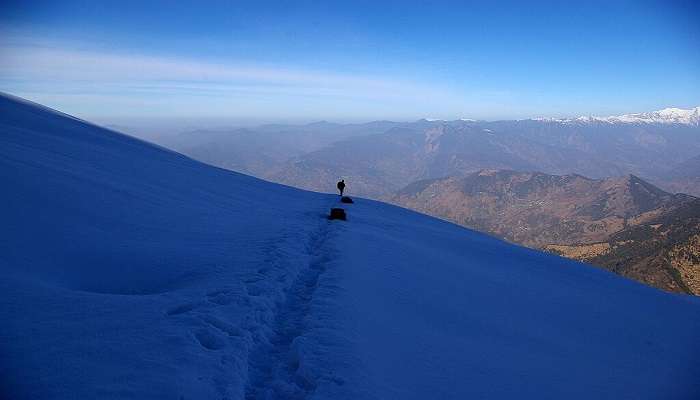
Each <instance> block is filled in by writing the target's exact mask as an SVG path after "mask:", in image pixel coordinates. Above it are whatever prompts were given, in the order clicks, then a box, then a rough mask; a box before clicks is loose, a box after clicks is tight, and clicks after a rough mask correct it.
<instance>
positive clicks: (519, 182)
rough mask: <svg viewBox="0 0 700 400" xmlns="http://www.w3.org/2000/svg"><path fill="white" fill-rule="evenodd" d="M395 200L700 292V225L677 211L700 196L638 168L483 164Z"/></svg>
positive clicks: (688, 209) (691, 206) (414, 187)
mask: <svg viewBox="0 0 700 400" xmlns="http://www.w3.org/2000/svg"><path fill="white" fill-rule="evenodd" d="M392 201H393V202H394V203H396V204H400V205H403V206H405V207H408V208H412V209H415V210H419V211H421V212H425V213H427V214H430V215H434V216H438V217H441V218H445V219H448V220H450V221H453V222H456V223H458V224H461V225H464V226H467V227H470V228H473V229H477V230H480V231H484V232H489V233H491V234H493V235H496V236H498V237H502V238H504V239H506V240H509V241H512V242H515V243H520V244H523V245H526V246H529V247H533V248H539V249H545V250H549V251H552V252H555V253H558V254H560V255H563V256H566V257H570V258H575V259H579V260H583V261H587V262H591V263H593V264H596V265H600V266H603V267H605V268H607V269H610V270H612V271H614V272H617V273H620V274H622V275H625V276H628V277H631V278H633V279H637V280H639V281H642V282H645V283H648V284H651V285H653V286H657V287H660V288H662V289H666V290H671V291H677V292H685V293H696V294H698V293H700V292H698V291H697V289H698V288H697V285H696V283H693V282H696V280H697V279H698V278H700V265H698V263H697V262H696V261H694V260H695V259H694V258H693V256H692V254H695V253H693V252H694V251H697V250H695V249H696V247H694V245H693V243H695V242H694V240H697V238H695V239H694V237H693V232H694V231H693V229H690V227H695V228H697V227H700V224H698V223H697V221H696V220H688V221H687V222H683V224H681V222H680V221H683V219H682V218H679V217H676V216H677V215H693V214H692V213H693V212H695V211H698V212H700V203H699V202H698V201H697V200H695V199H694V198H693V197H691V196H687V195H679V194H676V195H673V194H670V193H667V192H664V191H663V190H661V189H659V188H657V187H655V186H654V185H651V184H649V183H648V182H645V181H644V180H642V179H640V178H638V177H635V176H633V175H628V176H625V177H621V178H608V179H589V178H586V177H583V176H580V175H565V176H558V175H548V174H543V173H522V172H515V171H509V170H483V171H479V172H477V173H473V174H470V175H468V176H466V177H461V178H454V177H450V178H443V179H434V180H424V181H418V182H415V183H413V184H411V185H408V186H407V187H405V188H404V189H402V190H401V191H399V193H398V194H397V195H396V196H395V197H394V198H393V199H392ZM689 213H690V214H689ZM693 221H695V222H693ZM688 224H689V225H688ZM651 226H664V227H665V228H663V229H661V230H657V229H654V228H650V227H651ZM668 232H674V233H673V234H672V235H671V234H669V233H668ZM662 233H663V235H662ZM660 235H661V236H660ZM652 244H653V245H652ZM642 250H643V251H642ZM689 254H690V255H689ZM642 255H644V256H642Z"/></svg>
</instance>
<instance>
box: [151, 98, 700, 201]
mask: <svg viewBox="0 0 700 400" xmlns="http://www.w3.org/2000/svg"><path fill="white" fill-rule="evenodd" d="M695 114H697V109H696V110H695V111H693V112H692V113H690V114H688V115H687V116H686V117H687V118H685V119H679V118H677V117H674V118H673V119H669V120H664V119H659V116H658V115H656V114H654V115H652V116H655V117H654V118H651V117H648V118H646V119H644V118H642V117H631V116H621V117H616V118H617V119H592V118H581V119H573V120H520V121H494V122H488V121H471V120H464V121H463V120H457V121H429V120H420V121H416V122H410V123H391V122H373V123H369V124H345V125H342V124H330V123H318V124H309V125H302V126H285V125H273V126H264V127H260V128H249V129H245V130H231V131H217V132H213V131H198V132H191V133H183V134H181V135H178V136H177V137H176V138H172V137H170V138H167V137H164V138H162V139H161V140H160V143H161V144H163V145H165V146H166V147H172V148H174V149H175V150H178V151H181V152H183V153H185V154H188V155H190V156H192V157H194V158H197V159H199V160H201V161H205V162H207V163H210V164H214V165H217V166H221V167H225V168H231V169H234V170H237V171H241V172H246V173H252V174H254V175H256V176H259V177H262V178H265V179H268V180H272V181H276V182H280V183H285V184H289V185H293V186H297V187H301V188H305V189H311V190H317V191H326V190H328V188H332V187H333V185H334V182H335V180H337V178H338V177H346V178H348V180H349V182H352V190H353V193H355V194H356V195H361V196H367V197H370V198H375V199H388V198H391V197H392V196H393V195H394V194H395V193H396V191H398V190H400V189H402V188H403V187H405V186H406V185H408V184H410V183H412V182H415V181H418V180H423V179H434V178H442V177H445V176H465V175H467V174H469V173H472V172H476V171H479V170H481V169H512V170H518V171H542V172H544V173H548V174H556V175H567V174H580V175H583V176H587V177H591V178H605V177H612V176H623V175H627V174H633V175H635V176H639V177H641V178H642V179H644V180H646V181H648V182H651V183H653V184H655V185H657V186H659V187H661V188H662V189H664V190H668V191H676V188H682V189H683V190H681V191H683V192H685V193H688V194H695V195H697V194H700V181H698V180H697V179H693V178H694V177H697V176H699V175H700V170H698V166H699V165H698V163H697V162H693V160H694V159H696V158H697V157H700V126H699V125H698V123H697V120H696V119H695V117H694V115H695ZM659 115H661V116H663V115H666V114H663V113H661V114H659ZM673 115H675V114H673ZM623 117H624V118H623ZM660 121H666V122H660ZM290 137H295V138H296V139H293V140H292V139H290ZM270 153H274V155H273V156H270ZM253 154H257V155H259V157H257V158H256V157H251V155H253ZM689 177H690V178H689Z"/></svg>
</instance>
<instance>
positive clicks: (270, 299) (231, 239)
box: [0, 95, 700, 399]
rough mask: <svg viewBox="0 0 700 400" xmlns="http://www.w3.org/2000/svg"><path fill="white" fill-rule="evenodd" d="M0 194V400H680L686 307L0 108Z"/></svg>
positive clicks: (362, 205) (399, 213)
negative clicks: (341, 211)
mask: <svg viewBox="0 0 700 400" xmlns="http://www.w3.org/2000/svg"><path fill="white" fill-rule="evenodd" d="M350 184H351V185H352V183H350ZM0 187H2V191H3V194H2V203H1V204H2V207H0V221H2V224H3V226H2V237H1V238H0V239H1V240H0V273H1V274H2V279H0V322H1V323H0V390H1V391H2V396H0V397H3V398H13V399H60V398H85V399H87V398H103V399H104V398H140V399H146V398H169V399H214V398H217V399H221V398H224V399H244V398H245V399H266V398H285V399H287V398H288V399H301V398H308V399H340V398H352V399H370V398H372V399H374V398H376V399H426V398H441V399H449V398H454V399H463V398H489V399H500V398H503V399H506V398H508V399H510V398H533V399H534V398H536V399H557V398H572V399H590V398H599V399H603V398H610V399H618V398H637V399H643V398H644V399H656V398H668V399H671V398H673V399H686V398H687V399H690V398H697V396H698V395H700V381H698V379H697V377H698V376H700V341H699V340H698V337H700V303H699V302H697V301H696V299H693V298H689V297H683V296H677V295H671V294H666V293H662V292H660V291H658V290H655V289H652V288H648V287H644V286H641V285H639V284H636V283H634V282H631V281H628V280H625V279H622V278H619V277H617V276H614V275H612V274H610V273H607V272H604V271H602V270H598V269H595V268H592V267H588V266H586V265H583V264H579V263H576V262H572V261H567V260H564V259H562V258H558V257H555V256H551V255H547V254H544V253H539V252H536V251H532V250H528V249H525V248H521V247H517V246H513V245H510V244H507V243H504V242H501V241H499V240H496V239H494V238H491V237H488V236H485V235H482V234H479V233H476V232H472V231H469V230H467V229H463V228H460V227H458V226H455V225H452V224H449V223H446V222H443V221H439V220H436V219H433V218H429V217H427V216H423V215H419V214H416V213H413V212H410V211H407V210H404V209H401V208H397V207H393V206H390V205H386V204H382V203H378V202H373V201H368V200H360V201H356V202H355V204H347V205H344V207H345V208H346V210H347V211H348V216H349V219H348V221H347V222H343V221H329V220H328V219H327V218H326V214H327V212H328V210H329V209H330V208H331V207H334V206H339V205H340V203H339V199H338V196H333V195H324V194H319V193H311V192H305V191H301V190H297V189H293V188H290V187H286V186H281V185H276V184H272V183H268V182H264V181H261V180H258V179H254V178H251V177H248V176H245V175H241V174H236V173H233V172H229V171H225V170H221V169H217V168H214V167H210V166H207V165H204V164H201V163H198V162H196V161H193V160H191V159H188V158H186V157H184V156H182V155H180V154H177V153H174V152H171V151H167V150H164V149H162V148H159V147H157V146H154V145H151V144H148V143H145V142H142V141H139V140H136V139H133V138H131V137H128V136H125V135H122V134H119V133H116V132H113V131H109V130H106V129H102V128H100V127H97V126H94V125H91V124H89V123H86V122H84V121H80V120H78V119H75V118H72V117H70V116H67V115H64V114H61V113H58V112H55V111H52V110H49V109H46V108H44V107H41V106H38V105H35V104H31V103H28V102H24V101H21V100H19V99H16V98H13V97H10V96H6V95H4V96H0Z"/></svg>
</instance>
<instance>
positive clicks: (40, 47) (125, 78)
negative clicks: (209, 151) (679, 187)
mask: <svg viewBox="0 0 700 400" xmlns="http://www.w3.org/2000/svg"><path fill="white" fill-rule="evenodd" d="M205 3H206V4H205ZM697 3H698V2H693V1H659V2H652V1H634V2H624V1H619V2H617V1H604V2H603V1H601V2H596V1H590V2H573V1H571V2H569V1H553V2H524V1H518V2H486V1H482V2H466V1H463V2H410V1H397V2H379V1H368V2H363V1H342V2H334V1H324V2H265V1H255V2H238V1H225V2H224V1H222V2H201V1H177V2H175V1H163V2H146V1H121V2H115V1H111V2H100V1H75V0H63V1H9V2H8V1H5V2H2V5H0V90H1V91H5V92H9V93H12V94H16V95H19V96H22V97H26V98H29V99H31V100H35V101H39V102H41V103H44V104H46V105H49V106H52V107H56V108H59V109H61V110H62V111H65V112H68V113H72V114H75V115H78V116H81V117H84V118H88V119H98V120H109V119H110V118H111V119H115V120H116V119H128V118H146V117H153V118H169V117H172V118H176V117H193V118H230V119H232V120H235V119H251V120H261V121H265V120H270V121H277V120H316V119H328V120H337V121H351V120H372V119H395V120H412V119H418V118H423V117H432V118H445V119H455V118H479V119H502V118H526V117H538V116H552V117H562V116H577V115H591V114H592V115H610V114H619V113H626V112H640V111H650V110H654V109H659V108H664V107H669V106H677V107H693V106H698V105H700V6H698V4H697Z"/></svg>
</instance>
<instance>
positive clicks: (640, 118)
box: [575, 107, 700, 125]
mask: <svg viewBox="0 0 700 400" xmlns="http://www.w3.org/2000/svg"><path fill="white" fill-rule="evenodd" d="M575 120H576V121H580V122H594V121H599V122H609V123H616V122H622V123H658V124H686V125H700V107H695V108H691V109H688V110H685V109H682V108H664V109H663V110H658V111H651V112H643V113H634V114H623V115H616V116H609V117H578V118H576V119H575Z"/></svg>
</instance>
